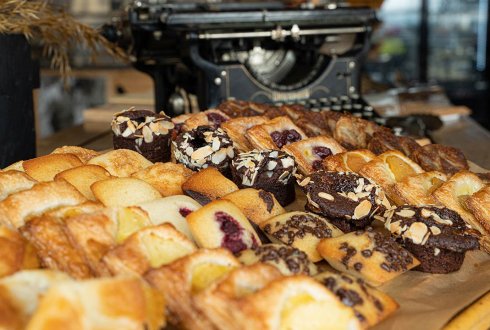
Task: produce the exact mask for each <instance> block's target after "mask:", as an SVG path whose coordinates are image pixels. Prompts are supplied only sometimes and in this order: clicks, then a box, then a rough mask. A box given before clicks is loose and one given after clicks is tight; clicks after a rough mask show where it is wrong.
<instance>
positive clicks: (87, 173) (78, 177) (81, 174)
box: [54, 165, 111, 201]
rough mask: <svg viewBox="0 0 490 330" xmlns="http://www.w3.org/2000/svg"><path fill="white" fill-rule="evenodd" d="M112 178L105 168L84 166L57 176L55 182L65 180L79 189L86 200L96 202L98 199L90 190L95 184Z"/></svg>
mask: <svg viewBox="0 0 490 330" xmlns="http://www.w3.org/2000/svg"><path fill="white" fill-rule="evenodd" d="M110 177H111V175H110V173H109V172H107V171H106V169H105V168H103V167H102V166H99V165H82V166H78V167H74V168H70V169H68V170H65V171H63V172H60V173H58V174H56V176H55V177H54V180H55V181H58V180H65V181H67V182H68V183H70V184H71V185H72V186H74V187H75V188H77V190H78V191H79V192H81V193H82V195H83V196H85V198H87V199H89V200H92V201H95V200H96V198H95V196H94V193H93V192H92V189H91V188H90V187H91V186H92V184H94V183H95V182H98V181H101V180H106V179H109V178H110Z"/></svg>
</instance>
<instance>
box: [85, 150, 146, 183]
mask: <svg viewBox="0 0 490 330" xmlns="http://www.w3.org/2000/svg"><path fill="white" fill-rule="evenodd" d="M87 164H92V165H99V166H102V167H103V168H105V169H106V170H107V172H109V173H110V174H111V175H112V176H117V177H128V176H130V175H131V174H133V173H135V172H138V171H140V170H142V169H144V168H147V167H150V166H151V165H153V163H152V162H150V161H149V160H148V159H146V158H145V157H143V156H141V155H140V154H139V153H137V152H136V151H133V150H128V149H117V150H112V151H109V152H106V153H105V154H102V155H100V156H97V157H94V158H92V159H91V160H89V161H88V162H87Z"/></svg>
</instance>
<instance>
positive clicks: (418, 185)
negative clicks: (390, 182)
mask: <svg viewBox="0 0 490 330" xmlns="http://www.w3.org/2000/svg"><path fill="white" fill-rule="evenodd" d="M446 181H447V177H446V175H445V174H444V173H441V172H438V171H430V172H425V173H420V174H416V175H412V176H407V177H406V178H404V179H403V180H401V181H399V182H397V183H395V185H394V186H393V192H394V193H395V194H396V195H397V196H398V198H397V201H398V203H402V204H398V205H403V204H408V205H415V206H423V205H435V204H438V201H437V200H436V199H435V198H434V196H432V193H433V192H434V190H436V189H437V188H439V187H440V186H441V185H442V184H443V183H444V182H446Z"/></svg>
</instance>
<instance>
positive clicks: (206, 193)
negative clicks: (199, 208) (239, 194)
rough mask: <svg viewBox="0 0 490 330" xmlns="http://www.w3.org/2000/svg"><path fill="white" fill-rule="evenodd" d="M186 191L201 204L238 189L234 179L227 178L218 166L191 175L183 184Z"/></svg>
mask: <svg viewBox="0 0 490 330" xmlns="http://www.w3.org/2000/svg"><path fill="white" fill-rule="evenodd" d="M182 190H183V191H184V193H185V194H186V195H188V196H190V197H192V198H193V199H194V200H196V201H198V202H199V203H200V204H201V205H206V204H207V203H209V202H211V201H213V200H215V199H218V198H221V197H223V196H225V195H227V194H229V193H232V192H234V191H237V190H238V187H237V185H236V184H235V183H233V181H231V180H229V179H227V178H226V177H225V176H224V175H223V174H221V173H220V172H219V171H218V170H217V169H216V168H214V167H208V168H205V169H202V170H201V171H199V172H196V173H194V174H193V175H191V176H190V177H189V178H188V179H187V181H185V182H184V183H183V184H182Z"/></svg>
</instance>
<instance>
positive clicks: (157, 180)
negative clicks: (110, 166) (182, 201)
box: [131, 162, 193, 197]
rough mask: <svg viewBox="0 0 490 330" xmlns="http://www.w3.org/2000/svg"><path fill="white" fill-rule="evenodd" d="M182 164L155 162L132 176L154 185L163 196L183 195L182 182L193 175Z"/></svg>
mask: <svg viewBox="0 0 490 330" xmlns="http://www.w3.org/2000/svg"><path fill="white" fill-rule="evenodd" d="M192 173H193V172H192V171H191V170H189V169H188V168H187V167H185V166H184V165H182V164H174V163H170V162H168V163H155V164H153V165H152V166H150V167H147V168H145V169H142V170H139V171H138V172H135V173H133V174H132V175H131V176H132V177H133V178H136V179H140V180H143V181H145V182H147V183H149V184H150V185H152V186H153V188H155V189H156V190H158V192H159V193H160V194H161V195H162V196H163V197H166V196H172V195H183V191H182V184H183V183H184V182H185V181H186V180H187V179H188V178H189V177H190V176H191V175H192Z"/></svg>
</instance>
